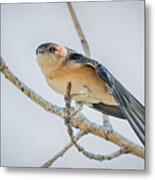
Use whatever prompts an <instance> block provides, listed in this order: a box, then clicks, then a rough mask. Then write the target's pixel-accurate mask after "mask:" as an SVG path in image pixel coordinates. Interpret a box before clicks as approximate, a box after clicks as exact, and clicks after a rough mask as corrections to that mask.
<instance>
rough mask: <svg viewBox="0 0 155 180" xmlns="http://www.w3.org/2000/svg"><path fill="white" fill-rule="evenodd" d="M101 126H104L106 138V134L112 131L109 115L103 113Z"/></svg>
mask: <svg viewBox="0 0 155 180" xmlns="http://www.w3.org/2000/svg"><path fill="white" fill-rule="evenodd" d="M103 128H104V133H105V137H106V139H107V140H108V135H109V134H111V133H112V132H113V128H112V125H111V123H110V120H109V116H108V115H106V114H103Z"/></svg>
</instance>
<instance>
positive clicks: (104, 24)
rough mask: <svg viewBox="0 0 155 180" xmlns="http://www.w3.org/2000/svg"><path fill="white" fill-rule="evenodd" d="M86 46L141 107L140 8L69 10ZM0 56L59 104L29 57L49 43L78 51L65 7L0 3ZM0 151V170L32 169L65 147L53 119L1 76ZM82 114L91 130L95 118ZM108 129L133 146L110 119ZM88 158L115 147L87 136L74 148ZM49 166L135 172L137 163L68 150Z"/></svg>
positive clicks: (139, 4)
mask: <svg viewBox="0 0 155 180" xmlns="http://www.w3.org/2000/svg"><path fill="white" fill-rule="evenodd" d="M73 6H74V8H75V11H76V13H77V16H78V18H79V21H80V24H81V26H82V28H83V31H84V33H85V36H86V38H87V41H88V42H89V46H90V50H91V54H92V57H93V58H95V59H96V60H98V61H99V62H101V63H102V64H104V65H105V66H106V67H107V68H108V69H109V70H110V71H111V72H112V73H113V74H114V75H115V76H116V77H117V78H118V79H119V80H120V81H121V83H123V84H124V85H125V86H126V87H127V88H128V89H129V90H130V91H131V92H132V93H133V94H134V96H135V97H137V98H138V99H139V101H141V103H143V104H144V2H143V1H126V2H99V3H97V2H91V3H89V2H85V3H74V4H73ZM1 10H2V12H1V55H2V57H3V58H4V59H5V60H6V62H7V64H8V66H9V67H10V69H11V70H12V71H13V72H14V73H15V74H16V75H17V76H18V77H19V78H20V79H21V80H22V81H23V82H24V83H26V84H27V85H28V86H29V87H31V88H32V89H33V90H35V91H36V92H37V93H38V94H40V95H41V96H43V97H44V98H46V99H48V100H49V101H51V102H53V103H55V104H57V105H60V106H62V105H64V101H63V96H61V95H59V94H57V93H55V92H54V91H52V90H51V89H50V88H49V86H48V85H47V84H46V82H45V80H44V77H43V75H42V73H41V71H40V69H39V67H38V65H37V62H36V57H35V50H36V47H37V46H38V45H39V44H41V43H43V42H49V41H51V42H56V43H58V44H62V45H65V46H68V47H71V48H73V49H75V50H76V51H79V52H82V53H83V51H82V47H81V44H80V41H79V39H78V36H77V33H76V31H75V29H74V25H73V23H72V20H71V17H70V14H69V12H68V9H67V6H66V4H65V3H40V4H3V5H2V7H1ZM1 112H2V114H1V125H2V127H1V135H2V137H1V150H2V152H1V153H2V156H1V158H2V159H1V160H2V165H3V166H24V167H32V166H33V167H39V166H40V165H42V163H44V162H45V161H46V160H48V159H49V158H51V157H52V156H54V155H55V154H56V153H57V152H58V151H60V150H61V149H62V148H63V147H64V145H66V144H67V143H68V142H69V138H68V134H67V132H66V127H65V126H64V122H63V120H61V119H60V118H59V117H57V116H55V115H52V114H50V113H47V112H45V111H44V110H43V109H41V108H40V107H39V106H37V105H36V104H35V103H33V102H32V101H31V100H29V99H28V98H27V97H26V96H24V95H23V94H22V93H21V92H20V91H19V90H17V88H15V87H14V86H13V85H12V84H10V83H9V82H8V81H7V80H6V79H5V78H4V77H3V76H1ZM83 112H84V113H85V114H87V116H88V117H89V118H90V119H91V120H92V121H94V122H96V123H99V124H100V123H102V116H101V114H100V113H98V112H96V111H93V110H91V109H89V108H84V110H83ZM111 122H112V124H113V127H114V129H115V130H117V131H119V132H120V133H121V134H123V135H124V136H125V137H127V138H129V139H131V140H133V141H134V142H136V143H139V144H140V142H139V140H138V138H137V137H136V136H135V134H134V132H133V131H132V129H131V128H130V126H129V124H128V123H127V122H123V121H120V120H119V119H116V118H111ZM79 142H80V143H81V144H82V145H83V146H84V147H86V148H87V149H88V150H90V151H92V152H98V153H100V154H107V153H110V152H112V151H113V150H116V148H117V146H115V145H113V144H111V143H108V142H106V141H104V140H103V139H100V138H98V137H94V136H92V135H88V136H86V137H84V138H83V139H81V140H80V141H79ZM53 167H69V168H72V167H76V168H103V169H105V168H106V169H143V168H144V160H142V159H140V158H138V157H135V156H133V155H123V156H121V157H118V158H116V159H114V160H111V161H103V162H96V161H92V160H89V159H86V158H85V157H83V155H81V154H80V153H78V152H77V150H76V149H75V148H74V147H73V148H71V149H70V150H69V151H68V152H67V153H66V154H65V155H64V156H63V157H62V158H60V159H59V160H57V161H56V162H55V163H54V164H53Z"/></svg>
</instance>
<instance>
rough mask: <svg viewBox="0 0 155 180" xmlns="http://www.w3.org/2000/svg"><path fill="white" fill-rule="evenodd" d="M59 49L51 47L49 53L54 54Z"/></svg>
mask: <svg viewBox="0 0 155 180" xmlns="http://www.w3.org/2000/svg"><path fill="white" fill-rule="evenodd" d="M56 50H57V49H56V48H55V47H50V48H49V52H51V53H54V52H55V51H56Z"/></svg>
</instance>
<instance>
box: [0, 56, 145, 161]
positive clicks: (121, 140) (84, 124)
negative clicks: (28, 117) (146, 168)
mask: <svg viewBox="0 0 155 180" xmlns="http://www.w3.org/2000/svg"><path fill="white" fill-rule="evenodd" d="M0 71H1V72H2V73H3V74H4V76H5V77H6V78H7V79H8V80H9V81H10V82H12V84H14V85H15V86H16V87H17V88H18V89H20V90H21V91H22V92H23V93H24V94H25V95H27V96H28V97H29V98H30V99H31V100H32V101H34V102H35V103H37V104H38V105H40V106H41V107H42V108H44V109H45V110H46V111H48V112H51V113H53V114H55V115H58V116H59V117H62V118H64V108H60V107H58V106H56V105H54V104H51V103H50V102H48V101H47V100H45V99H43V98H42V97H41V96H39V95H37V94H36V93H35V92H34V91H33V90H31V89H30V88H28V87H27V86H26V85H25V84H24V83H22V82H21V81H20V80H19V79H18V78H17V77H16V76H15V75H14V74H13V73H12V72H11V71H10V70H9V68H8V67H7V66H6V64H5V62H4V61H3V60H2V59H0ZM72 125H73V126H74V127H77V128H79V129H80V130H81V131H84V132H88V133H92V134H93V135H96V136H99V137H101V138H103V139H105V138H107V140H108V141H111V142H113V143H114V144H117V145H118V146H120V147H124V146H126V145H127V146H128V148H129V149H132V151H131V152H130V153H131V154H133V155H136V156H139V157H141V158H144V148H143V147H141V146H139V145H137V144H135V143H133V142H132V141H130V140H128V139H127V138H125V137H123V136H122V135H120V134H119V133H118V132H116V131H113V132H112V133H109V134H107V135H106V130H105V129H104V127H103V126H100V125H98V124H96V123H92V122H91V121H90V120H89V119H88V118H87V117H85V116H84V115H83V114H82V113H79V114H78V116H76V117H74V118H73V121H72Z"/></svg>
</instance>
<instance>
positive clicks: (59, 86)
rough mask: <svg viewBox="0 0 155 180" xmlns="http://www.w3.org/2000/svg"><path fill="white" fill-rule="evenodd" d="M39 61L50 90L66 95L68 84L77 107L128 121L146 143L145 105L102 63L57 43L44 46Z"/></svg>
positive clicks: (38, 56)
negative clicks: (82, 106)
mask: <svg viewBox="0 0 155 180" xmlns="http://www.w3.org/2000/svg"><path fill="white" fill-rule="evenodd" d="M36 54H37V61H38V64H39V66H40V68H41V70H42V72H43V74H44V76H45V79H46V81H47V83H48V84H49V86H50V87H51V88H52V89H53V90H55V91H56V92H58V93H61V94H63V95H65V94H66V87H67V84H68V82H71V83H72V89H71V95H72V98H73V99H74V100H75V102H77V103H82V104H85V105H87V106H89V107H91V108H94V109H96V110H98V111H100V112H102V113H104V114H107V115H110V116H114V117H117V118H121V119H127V120H128V121H129V123H130V125H131V126H132V128H133V130H134V131H135V133H136V134H137V136H138V137H139V139H140V140H141V142H142V143H143V144H144V143H145V138H144V133H145V132H144V131H145V127H144V126H145V109H144V107H143V105H142V104H141V103H140V102H139V101H138V100H137V99H136V98H135V97H134V96H133V95H132V94H131V93H130V92H129V91H128V90H127V89H126V88H125V87H124V86H123V85H122V84H121V83H120V82H119V81H118V80H117V79H116V78H115V77H114V76H113V75H112V74H111V73H110V72H109V71H108V70H107V69H106V68H105V67H104V66H103V65H101V64H100V63H99V62H97V61H95V60H93V59H91V58H88V57H86V56H84V55H82V54H79V53H77V52H76V51H74V50H72V49H69V48H67V47H64V46H60V45H58V44H55V43H45V44H41V45H40V46H39V47H38V48H37V50H36Z"/></svg>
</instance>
